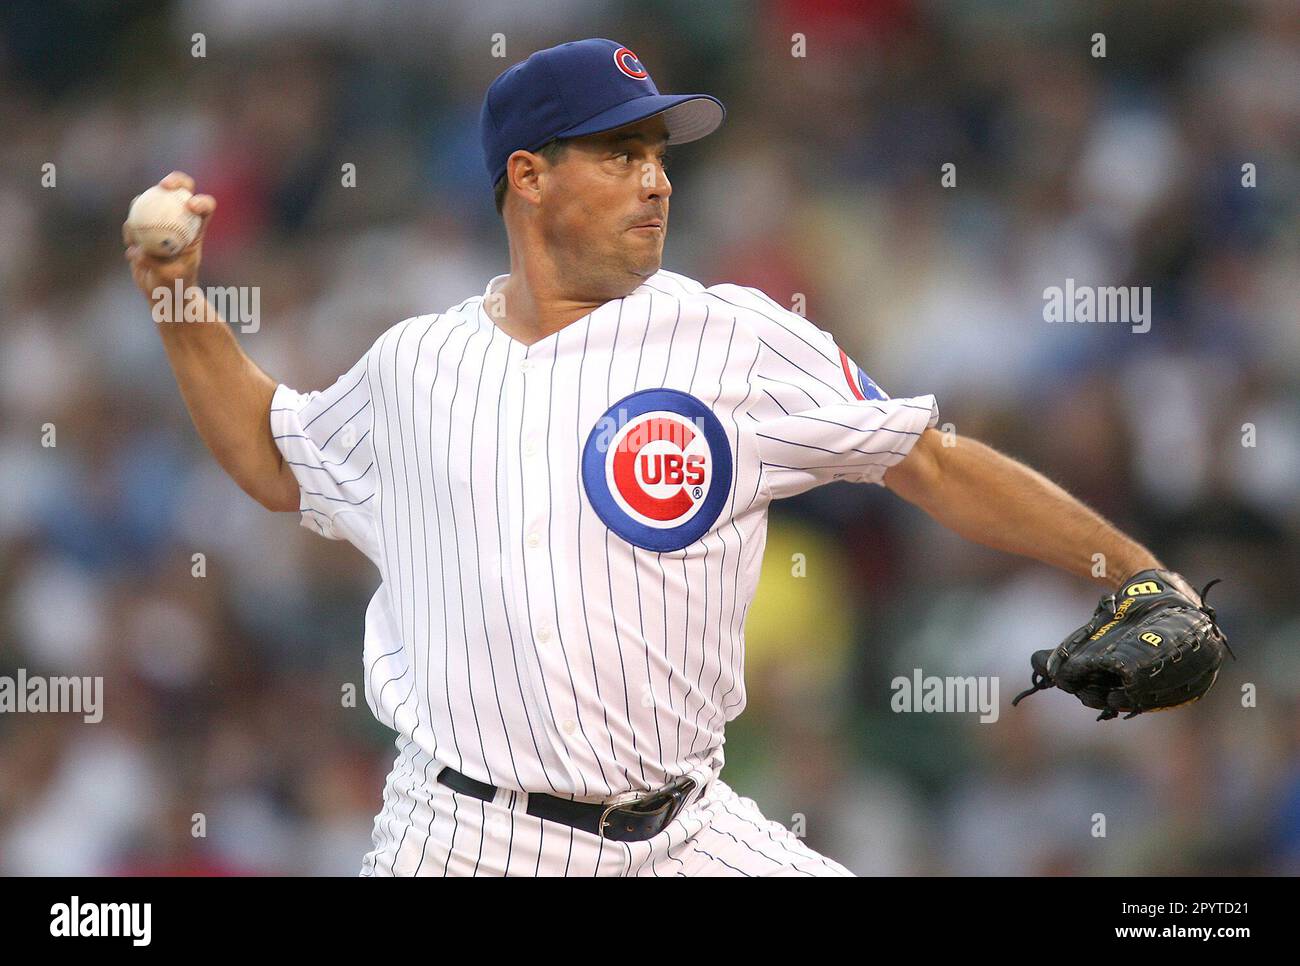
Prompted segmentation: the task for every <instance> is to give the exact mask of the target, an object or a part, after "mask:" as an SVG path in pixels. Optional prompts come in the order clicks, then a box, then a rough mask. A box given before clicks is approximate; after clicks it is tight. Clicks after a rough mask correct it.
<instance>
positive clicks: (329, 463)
mask: <svg viewBox="0 0 1300 966" xmlns="http://www.w3.org/2000/svg"><path fill="white" fill-rule="evenodd" d="M372 352H373V348H372V350H371V351H370V352H367V353H366V354H365V355H364V356H362V357H361V359H360V361H358V362H357V364H356V365H354V366H353V367H352V368H351V369H350V370H348V372H346V373H344V374H343V375H342V376H340V377H339V379H338V380H337V381H336V382H335V383H334V385H332V386H330V387H329V388H328V389H324V390H316V391H314V392H308V393H300V392H297V391H296V390H293V389H290V388H289V387H288V386H286V385H284V384H283V383H281V384H280V385H278V386H276V389H275V394H274V395H273V396H272V397H271V435H272V437H273V438H274V439H275V444H276V446H278V447H279V449H280V453H281V454H282V455H283V456H284V460H285V463H287V464H288V465H289V466H290V467H291V468H292V470H293V475H294V476H295V477H296V478H297V480H298V489H299V494H300V496H299V509H300V511H301V513H302V519H301V523H302V525H303V526H304V527H306V528H307V529H309V530H313V531H315V532H316V533H319V534H321V535H322V536H324V537H327V538H328V539H330V540H348V541H350V542H351V543H353V544H355V545H356V546H357V547H359V548H360V549H361V550H362V551H364V552H366V553H367V554H370V552H371V550H373V549H374V543H375V537H374V513H375V503H376V491H377V487H378V482H377V481H378V474H377V472H376V467H375V449H374V439H373V435H372V432H371V430H372V425H373V413H374V407H373V406H372V405H371V399H370V379H369V366H370V359H371V353H372Z"/></svg>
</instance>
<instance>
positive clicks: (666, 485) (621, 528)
mask: <svg viewBox="0 0 1300 966" xmlns="http://www.w3.org/2000/svg"><path fill="white" fill-rule="evenodd" d="M731 476H732V461H731V446H730V443H729V442H728V441H727V434H726V431H725V430H723V428H722V423H721V422H720V421H719V420H718V417H717V416H715V415H714V414H713V411H712V410H710V409H709V407H708V406H706V405H704V403H702V402H700V400H698V399H696V398H695V397H694V396H692V395H690V394H689V393H684V392H681V391H679V390H676V389H643V390H641V391H640V392H634V393H632V394H631V395H630V396H626V397H624V398H623V399H620V400H619V401H618V402H616V403H615V404H614V405H612V406H610V408H609V409H607V410H606V411H605V413H604V414H603V415H602V416H601V417H600V419H598V420H597V421H596V425H595V426H594V427H593V428H592V430H591V433H590V434H589V435H588V437H587V442H586V444H585V445H584V446H583V449H582V484H583V488H584V489H585V490H586V492H587V499H588V500H590V501H591V505H592V508H593V509H594V510H595V511H596V515H597V516H599V517H600V519H601V521H602V522H603V523H604V524H605V526H607V527H609V528H610V529H611V530H613V531H614V532H615V533H616V534H618V535H619V536H620V537H622V538H623V539H624V540H626V541H627V542H628V543H630V544H632V545H633V546H637V547H641V548H643V549H645V550H659V551H663V550H680V549H682V548H683V547H685V546H688V545H690V544H692V543H694V542H695V541H696V540H698V539H700V537H702V536H704V534H705V533H707V532H708V530H709V528H710V527H712V526H713V524H714V522H715V521H716V520H717V519H718V515H719V514H720V513H721V512H722V506H723V504H724V503H726V501H727V495H728V493H729V492H730V490H731Z"/></svg>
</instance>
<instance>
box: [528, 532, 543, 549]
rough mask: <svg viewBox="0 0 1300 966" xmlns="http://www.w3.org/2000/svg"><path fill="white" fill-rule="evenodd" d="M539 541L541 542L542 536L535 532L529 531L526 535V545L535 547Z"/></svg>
mask: <svg viewBox="0 0 1300 966" xmlns="http://www.w3.org/2000/svg"><path fill="white" fill-rule="evenodd" d="M541 542H542V538H541V537H539V536H538V535H537V534H535V533H530V534H529V535H528V546H530V547H536V546H537V545H538V544H540V543H541Z"/></svg>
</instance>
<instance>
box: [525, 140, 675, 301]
mask: <svg viewBox="0 0 1300 966" xmlns="http://www.w3.org/2000/svg"><path fill="white" fill-rule="evenodd" d="M667 143H668V130H667V128H666V126H665V125H664V122H663V118H661V117H650V118H646V119H645V120H644V121H638V122H636V123H634V124H629V125H627V126H626V127H621V128H617V129H616V130H613V131H606V132H605V133H603V134H593V135H590V136H588V137H584V138H577V139H575V140H573V141H571V142H570V143H569V144H568V147H567V150H566V151H565V152H564V153H563V154H562V155H561V156H560V158H559V160H558V161H557V162H556V163H555V164H553V165H551V166H550V167H549V168H548V169H547V171H546V172H545V175H544V180H543V183H542V199H541V206H540V208H539V213H540V215H541V218H542V231H543V235H544V237H545V239H546V243H547V246H548V248H549V249H550V250H551V252H552V254H553V256H554V258H555V261H556V264H557V266H558V267H559V268H560V269H561V271H563V272H564V273H565V275H566V277H567V278H570V279H572V280H573V281H574V282H577V283H579V284H580V285H581V286H582V287H583V288H584V289H585V290H587V291H588V292H590V293H592V294H596V295H603V296H606V297H609V298H616V297H621V296H623V295H626V294H627V293H628V292H630V291H632V289H634V288H636V286H638V285H640V284H641V283H642V282H643V281H645V280H646V279H647V278H649V277H650V276H651V275H653V274H654V273H655V272H657V271H659V266H660V263H661V262H662V260H663V251H664V238H665V237H666V236H667V234H668V196H669V195H670V194H672V185H671V184H669V182H668V175H667V174H666V173H665V171H664V160H665V151H666V148H667Z"/></svg>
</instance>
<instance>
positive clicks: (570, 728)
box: [561, 718, 578, 735]
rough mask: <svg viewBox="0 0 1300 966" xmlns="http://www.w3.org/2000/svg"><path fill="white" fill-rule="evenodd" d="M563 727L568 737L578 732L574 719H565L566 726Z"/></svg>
mask: <svg viewBox="0 0 1300 966" xmlns="http://www.w3.org/2000/svg"><path fill="white" fill-rule="evenodd" d="M561 727H563V728H564V733H565V734H566V735H571V734H573V733H574V732H575V731H577V730H578V725H577V722H575V721H574V720H573V719H572V718H565V719H564V724H563V725H562V726H561Z"/></svg>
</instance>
